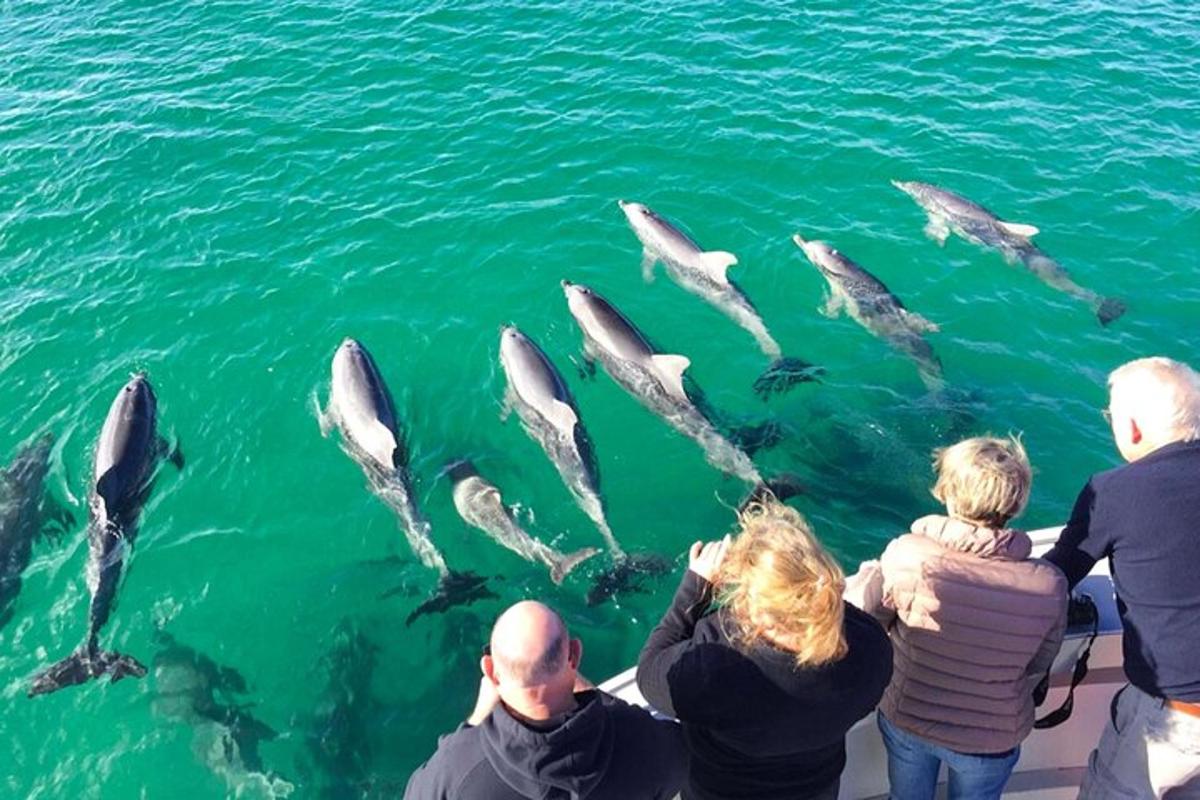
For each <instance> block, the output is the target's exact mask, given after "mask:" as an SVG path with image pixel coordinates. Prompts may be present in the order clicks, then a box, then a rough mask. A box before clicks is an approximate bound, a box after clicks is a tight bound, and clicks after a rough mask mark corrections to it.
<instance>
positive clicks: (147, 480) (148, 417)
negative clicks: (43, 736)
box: [29, 374, 183, 697]
mask: <svg viewBox="0 0 1200 800" xmlns="http://www.w3.org/2000/svg"><path fill="white" fill-rule="evenodd" d="M157 417H158V401H157V398H156V397H155V396H154V390H153V388H152V387H151V386H150V381H149V380H147V379H146V376H145V375H142V374H138V375H135V376H134V377H133V378H132V379H131V380H130V381H129V382H128V383H126V384H125V386H124V387H123V388H122V389H121V391H120V392H118V393H117V396H116V399H114V400H113V403H112V406H111V407H110V408H109V410H108V416H107V417H106V418H105V420H104V426H103V427H102V428H101V429H100V440H99V441H98V442H97V443H96V454H95V458H94V461H95V467H94V471H93V474H94V480H93V483H92V488H91V491H90V498H89V510H90V519H89V520H88V527H87V538H88V560H87V568H86V573H85V574H86V579H87V585H88V591H89V592H91V596H92V599H91V604H90V607H89V609H88V630H87V637H86V639H85V640H84V643H83V644H82V645H81V646H80V647H79V649H77V650H76V651H75V652H74V653H72V654H71V655H70V656H68V657H67V658H65V659H63V660H62V661H59V662H58V663H57V664H54V665H53V666H51V667H49V668H47V669H46V670H44V671H43V672H41V673H39V674H38V675H37V676H36V677H35V678H34V680H33V683H32V685H31V686H30V689H29V695H30V696H31V697H32V696H33V695H38V694H46V693H47V692H53V691H56V690H58V689H61V688H63V687H64V686H72V685H75V684H79V683H83V682H85V681H88V680H91V679H92V678H98V677H100V676H101V675H105V674H107V675H109V676H110V678H111V680H112V682H113V683H116V682H117V681H119V680H121V679H122V678H124V677H125V676H127V675H132V676H134V677H136V678H141V677H142V676H144V675H145V674H146V668H145V667H144V666H143V665H142V664H141V663H140V662H139V661H138V660H137V659H135V658H133V657H132V656H127V655H123V654H121V653H117V652H109V651H104V650H101V649H100V647H99V643H98V639H99V636H100V631H101V630H102V629H103V628H104V625H105V623H107V622H108V618H109V616H110V615H111V613H112V610H113V607H114V605H115V603H116V597H117V587H118V585H119V583H120V578H121V568H122V567H123V566H124V563H125V558H126V556H127V555H128V551H129V549H130V548H132V547H133V543H134V540H135V539H136V538H137V520H138V514H139V512H140V511H141V509H142V506H143V505H144V504H145V502H146V499H147V498H148V497H149V496H150V490H151V489H152V488H153V485H154V476H155V470H156V467H157V465H158V462H159V461H160V460H161V458H162V457H163V456H167V455H168V450H167V445H166V442H165V441H164V440H163V439H162V437H160V436H159V435H158V430H157V422H158V420H157ZM169 457H170V459H171V460H172V461H173V462H174V464H175V466H176V467H182V466H183V459H182V455H181V454H180V452H179V450H178V449H176V450H175V451H174V452H172V453H170V454H169Z"/></svg>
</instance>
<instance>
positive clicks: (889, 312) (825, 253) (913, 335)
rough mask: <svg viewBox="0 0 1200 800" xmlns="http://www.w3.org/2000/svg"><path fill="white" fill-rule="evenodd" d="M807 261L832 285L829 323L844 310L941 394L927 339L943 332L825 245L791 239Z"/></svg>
mask: <svg viewBox="0 0 1200 800" xmlns="http://www.w3.org/2000/svg"><path fill="white" fill-rule="evenodd" d="M792 241H793V242H795V243H796V246H797V247H799V248H800V249H801V250H803V251H804V255H806V256H808V260H809V261H811V262H812V265H813V266H814V267H816V268H817V271H818V272H820V273H821V275H823V276H824V277H825V280H826V281H827V282H828V283H829V300H828V301H827V302H826V304H825V307H824V309H822V313H823V314H824V315H825V316H827V317H829V318H830V319H832V318H834V317H836V316H837V314H838V312H839V311H841V310H843V309H844V310H845V311H846V313H847V314H849V316H850V317H851V318H852V319H854V320H855V321H857V322H858V323H859V324H860V325H862V326H863V327H864V328H866V329H867V330H868V331H870V332H871V333H873V334H875V335H876V336H878V337H879V338H881V339H883V340H885V341H886V342H888V343H889V344H890V345H892V347H895V348H896V349H897V350H899V351H900V352H902V353H904V354H905V355H907V356H908V357H909V358H911V359H912V360H913V361H915V362H916V363H917V369H918V371H919V373H920V375H921V380H922V381H924V382H925V385H926V386H928V387H929V388H930V389H940V388H942V385H943V382H942V362H941V360H939V359H938V357H937V356H936V355H935V354H934V352H933V348H932V347H931V346H930V345H929V342H927V341H925V337H924V336H922V334H923V333H933V332H936V331H937V329H938V327H937V326H936V325H934V324H933V323H932V322H930V321H929V320H927V319H925V318H924V317H922V316H921V315H920V314H914V313H913V312H911V311H909V310H908V309H907V308H905V307H904V303H902V302H901V301H900V298H898V297H896V295H894V294H892V292H891V291H890V290H889V289H888V288H887V286H885V285H884V284H883V282H882V281H880V280H879V279H878V278H876V277H875V276H874V275H872V274H871V273H869V272H867V271H866V270H865V269H863V268H862V267H860V266H859V265H858V264H856V263H854V262H853V261H851V260H850V259H849V258H847V257H846V256H845V255H843V254H842V253H841V252H839V251H837V250H835V249H834V248H832V247H830V246H829V245H828V244H826V243H825V242H818V241H807V240H805V239H804V238H802V237H801V236H800V235H799V234H796V235H795V236H793V237H792Z"/></svg>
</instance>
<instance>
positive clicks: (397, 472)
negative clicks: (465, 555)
mask: <svg viewBox="0 0 1200 800" xmlns="http://www.w3.org/2000/svg"><path fill="white" fill-rule="evenodd" d="M320 423H321V432H322V434H328V432H329V430H330V429H331V428H332V427H334V426H336V427H337V428H338V430H339V431H340V432H341V439H342V446H343V449H345V451H346V453H347V454H348V455H349V456H350V457H351V458H352V459H354V461H356V462H357V463H358V465H359V466H360V467H361V468H362V470H363V472H364V473H365V474H366V476H367V481H368V483H369V484H370V487H371V490H372V491H373V492H374V493H375V495H376V496H377V497H379V498H380V499H381V500H382V501H383V502H384V503H385V504H386V505H387V506H388V507H389V508H391V509H392V510H393V511H394V512H395V513H396V515H397V517H398V518H399V520H400V527H401V529H402V530H403V531H404V536H405V538H406V539H407V540H408V544H409V547H411V548H412V551H413V553H414V554H415V555H416V556H417V559H418V560H419V561H420V562H421V563H422V564H424V565H425V566H426V567H428V568H429V569H432V570H433V571H434V572H436V573H437V574H438V590H437V592H436V593H435V594H434V596H433V597H432V598H430V599H429V600H427V601H426V602H425V603H423V604H421V605H420V606H418V607H417V609H416V610H415V611H413V612H412V613H411V614H410V615H409V617H408V623H409V624H411V623H412V622H413V621H414V620H415V619H416V618H417V617H419V616H421V615H422V614H428V613H432V612H434V611H444V610H445V609H447V608H449V607H451V606H454V605H460V604H469V603H473V602H475V601H476V600H479V599H482V598H485V597H495V595H494V594H493V593H492V592H491V591H490V590H489V589H488V588H487V587H486V585H485V580H486V579H484V578H482V577H480V576H478V575H475V574H473V573H470V572H452V571H451V570H450V569H449V568H448V567H447V566H446V561H445V559H443V558H442V554H441V553H439V552H438V550H437V547H435V546H434V544H433V540H432V539H431V538H430V525H429V522H428V521H427V520H426V519H425V517H424V515H423V514H422V513H421V510H420V508H419V507H418V506H417V501H416V497H415V495H414V492H413V487H412V479H411V476H410V473H409V469H408V453H407V450H406V448H405V446H404V440H403V437H402V435H401V433H400V426H399V422H398V419H397V416H396V407H395V404H394V403H393V402H392V394H391V392H390V391H389V390H388V387H387V384H386V383H384V380H383V376H382V375H381V374H380V373H379V368H378V367H377V366H376V365H375V359H374V358H372V357H371V354H370V353H369V352H367V349H366V348H365V347H363V346H362V345H361V344H360V343H358V342H357V341H355V340H354V339H349V338H347V339H345V340H344V341H343V342H342V343H341V345H340V346H339V347H338V349H337V351H336V352H334V354H333V362H332V365H331V378H330V387H329V405H328V407H327V408H326V410H325V411H324V412H323V413H322V414H321V419H320Z"/></svg>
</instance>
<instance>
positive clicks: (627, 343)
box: [562, 281, 763, 486]
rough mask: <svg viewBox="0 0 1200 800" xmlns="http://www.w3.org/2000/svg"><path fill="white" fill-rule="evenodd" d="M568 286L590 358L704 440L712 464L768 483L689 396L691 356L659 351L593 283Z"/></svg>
mask: <svg viewBox="0 0 1200 800" xmlns="http://www.w3.org/2000/svg"><path fill="white" fill-rule="evenodd" d="M562 287H563V292H564V293H565V294H566V298H567V305H568V307H569V308H570V311H571V316H573V317H574V318H575V322H576V323H578V325H579V329H580V330H581V331H582V332H583V345H584V351H585V353H586V354H587V356H588V357H589V358H591V359H595V360H596V361H599V362H600V364H601V365H602V366H603V367H604V369H605V371H606V372H607V373H608V374H609V375H610V376H612V378H613V380H615V381H616V382H617V383H618V384H619V385H620V386H621V388H623V389H624V390H625V391H626V392H628V393H629V394H631V395H633V396H634V398H636V399H637V400H638V401H639V402H640V403H641V404H642V405H644V406H645V407H646V408H648V409H649V410H650V411H652V412H654V413H655V414H657V415H658V416H659V417H661V418H662V419H663V420H664V421H665V422H666V423H667V424H668V425H670V426H671V427H672V428H674V429H675V430H677V431H679V432H680V433H682V434H683V435H684V436H687V437H688V438H690V439H692V440H694V441H695V442H696V443H697V444H699V445H700V447H701V448H703V450H704V454H705V457H706V458H707V460H708V463H709V464H711V465H712V466H714V467H716V468H717V469H719V470H720V471H721V472H724V473H726V474H728V475H735V476H737V477H738V478H741V479H742V480H744V481H746V482H747V483H749V484H751V485H753V486H757V485H759V484H761V483H763V479H762V476H761V475H760V474H759V472H758V469H757V468H756V467H755V466H754V462H752V461H751V460H750V457H749V456H748V455H746V453H745V452H743V451H742V450H741V449H739V448H738V447H737V446H736V445H734V444H733V442H731V441H729V440H728V439H726V438H725V437H724V436H723V435H722V434H721V432H720V431H718V430H717V427H716V426H715V425H714V424H713V423H712V422H711V421H710V420H709V418H708V417H707V416H706V415H705V414H704V413H703V412H702V411H701V410H700V409H699V408H698V407H697V405H696V404H695V403H694V402H693V400H692V398H691V397H690V396H689V395H688V392H687V390H686V389H685V388H684V385H683V373H684V370H686V369H687V368H688V366H689V365H690V364H691V362H690V361H689V360H688V359H687V357H686V356H681V355H674V354H667V353H660V352H658V351H657V350H655V349H654V347H653V346H652V345H651V344H650V342H649V341H648V340H647V339H646V337H645V336H644V335H643V334H642V332H641V331H640V330H638V329H637V327H636V326H634V324H633V323H632V322H630V321H629V320H628V319H627V318H626V317H625V315H624V314H622V313H621V312H620V311H618V310H617V309H616V307H614V306H613V305H612V304H611V303H609V302H608V301H607V300H606V299H604V298H603V297H601V296H600V295H599V294H597V293H596V292H595V291H594V290H592V289H590V288H588V287H587V286H582V285H580V284H575V283H571V282H570V281H563V282H562Z"/></svg>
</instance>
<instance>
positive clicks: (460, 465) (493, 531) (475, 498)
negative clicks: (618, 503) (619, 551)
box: [450, 461, 600, 585]
mask: <svg viewBox="0 0 1200 800" xmlns="http://www.w3.org/2000/svg"><path fill="white" fill-rule="evenodd" d="M450 479H451V480H452V481H454V507H455V508H456V509H457V510H458V514H459V516H460V517H462V518H463V520H464V521H465V522H466V523H467V524H468V525H471V526H473V527H476V528H478V529H479V530H481V531H483V532H484V533H486V534H488V535H489V536H491V537H492V538H493V539H495V540H496V541H497V542H498V543H499V544H501V545H502V546H504V547H507V548H508V549H509V550H512V551H513V552H514V553H516V554H517V555H519V556H521V558H524V559H525V560H526V561H540V562H541V563H543V564H545V565H546V566H547V567H548V568H549V569H550V580H552V581H553V582H554V583H555V585H558V584H561V583H562V582H563V578H565V577H566V576H567V574H568V573H569V572H570V571H571V570H573V569H575V567H577V566H579V565H580V564H582V563H583V562H584V561H586V560H587V559H589V558H591V557H592V556H594V555H596V554H597V553H599V552H600V551H599V550H598V549H597V548H595V547H585V548H583V549H582V550H576V551H575V552H573V553H560V552H559V551H557V550H555V549H554V548H553V547H550V546H549V545H547V544H544V543H542V542H541V541H539V540H537V539H535V538H533V537H532V536H530V535H529V534H528V533H527V532H526V531H525V529H524V528H522V527H521V525H520V523H518V522H517V520H516V519H515V518H514V517H513V513H512V511H511V510H510V509H509V508H508V506H506V505H504V499H503V498H502V497H501V495H500V490H499V489H497V488H496V486H495V485H494V484H492V483H491V482H489V481H488V480H487V479H485V478H484V477H483V476H481V475H480V474H479V472H478V471H477V470H476V469H475V466H474V464H472V463H471V462H470V461H459V462H457V463H455V464H453V465H451V467H450Z"/></svg>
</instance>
